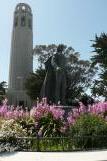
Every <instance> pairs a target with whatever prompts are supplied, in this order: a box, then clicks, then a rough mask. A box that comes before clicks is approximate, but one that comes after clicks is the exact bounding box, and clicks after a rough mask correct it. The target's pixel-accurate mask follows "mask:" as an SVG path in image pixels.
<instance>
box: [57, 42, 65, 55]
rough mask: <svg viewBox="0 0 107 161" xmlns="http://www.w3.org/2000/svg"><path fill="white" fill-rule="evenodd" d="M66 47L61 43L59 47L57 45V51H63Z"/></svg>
mask: <svg viewBox="0 0 107 161" xmlns="http://www.w3.org/2000/svg"><path fill="white" fill-rule="evenodd" d="M64 48H65V46H64V45H63V44H59V45H58V47H57V52H58V53H62V52H63V50H64Z"/></svg>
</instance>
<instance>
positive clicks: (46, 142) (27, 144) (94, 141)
mask: <svg viewBox="0 0 107 161" xmlns="http://www.w3.org/2000/svg"><path fill="white" fill-rule="evenodd" d="M0 144H1V145H3V146H5V145H6V146H7V145H8V146H9V145H10V146H13V148H14V151H38V152H40V151H42V152H51V151H54V152H56V151H66V152H70V151H85V150H95V149H107V136H75V137H33V138H32V137H23V138H17V139H12V138H11V139H9V140H8V141H6V140H5V141H3V139H2V138H0ZM16 147H18V148H16ZM15 148H16V149H15Z"/></svg>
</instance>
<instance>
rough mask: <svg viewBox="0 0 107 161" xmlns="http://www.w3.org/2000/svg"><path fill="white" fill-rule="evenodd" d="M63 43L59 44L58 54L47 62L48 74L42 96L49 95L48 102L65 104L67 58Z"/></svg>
mask: <svg viewBox="0 0 107 161" xmlns="http://www.w3.org/2000/svg"><path fill="white" fill-rule="evenodd" d="M63 49H64V46H63V45H59V46H58V48H57V52H56V54H54V55H53V56H51V57H50V58H49V59H48V60H47V62H46V63H45V68H46V76H45V80H44V83H43V86H42V89H41V98H43V97H47V100H48V102H52V103H55V104H58V102H60V103H61V104H62V105H64V104H65V94H66V70H65V68H66V58H65V56H64V54H63V53H62V52H63Z"/></svg>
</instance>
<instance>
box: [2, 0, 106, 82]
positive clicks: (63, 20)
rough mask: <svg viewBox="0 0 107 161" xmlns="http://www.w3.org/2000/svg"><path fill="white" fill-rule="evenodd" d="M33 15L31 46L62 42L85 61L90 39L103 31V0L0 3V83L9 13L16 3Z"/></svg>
mask: <svg viewBox="0 0 107 161" xmlns="http://www.w3.org/2000/svg"><path fill="white" fill-rule="evenodd" d="M20 2H23V3H24V2H25V3H28V4H29V5H30V6H31V8H32V12H33V33H34V34H33V35H34V46H35V45H36V44H51V43H56V44H58V43H64V44H66V45H68V46H72V47H73V48H74V49H75V50H76V51H78V52H80V56H81V58H83V59H89V58H90V56H91V55H92V54H91V51H92V50H93V49H92V48H91V47H90V46H91V42H90V40H93V39H94V37H95V34H96V33H97V34H98V35H99V34H100V33H101V32H107V0H3V1H1V3H0V4H1V5H0V82H1V81H3V80H5V81H8V73H9V58H10V46H11V33H12V23H13V12H14V9H15V6H16V5H17V3H20Z"/></svg>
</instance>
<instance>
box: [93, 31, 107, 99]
mask: <svg viewBox="0 0 107 161" xmlns="http://www.w3.org/2000/svg"><path fill="white" fill-rule="evenodd" d="M92 42H93V44H92V47H93V48H94V51H93V53H94V55H93V56H92V57H91V60H92V66H96V65H97V66H98V67H99V74H98V78H97V79H96V80H95V81H94V84H93V87H92V93H93V95H95V96H103V97H105V99H107V34H106V33H101V35H100V36H97V35H96V36H95V40H92Z"/></svg>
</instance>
